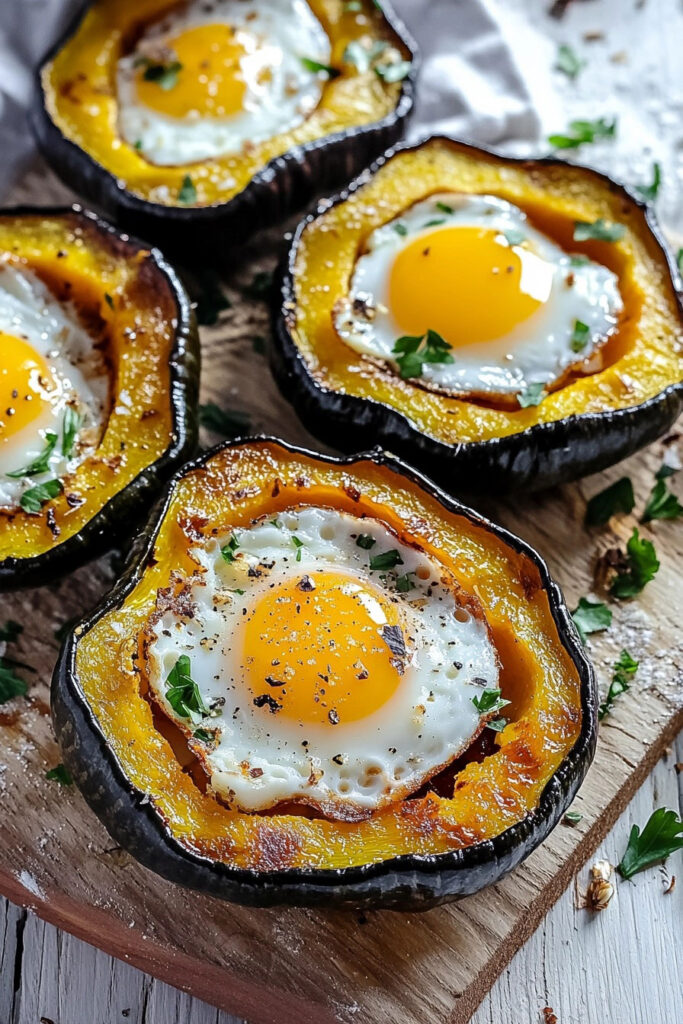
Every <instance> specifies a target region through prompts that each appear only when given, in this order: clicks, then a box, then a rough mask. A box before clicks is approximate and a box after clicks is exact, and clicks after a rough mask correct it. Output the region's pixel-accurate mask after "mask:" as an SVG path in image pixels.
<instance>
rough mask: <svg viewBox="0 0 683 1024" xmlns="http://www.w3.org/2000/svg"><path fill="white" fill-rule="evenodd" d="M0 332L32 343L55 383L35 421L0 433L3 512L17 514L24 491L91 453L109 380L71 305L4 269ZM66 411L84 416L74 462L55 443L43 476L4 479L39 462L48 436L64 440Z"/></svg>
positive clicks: (0, 269) (23, 274) (25, 275)
mask: <svg viewBox="0 0 683 1024" xmlns="http://www.w3.org/2000/svg"><path fill="white" fill-rule="evenodd" d="M0 331H3V332H4V333H5V334H9V335H13V336H14V337H18V338H22V339H23V340H25V341H27V342H29V344H30V345H31V346H32V347H33V349H34V350H35V351H36V352H37V353H38V354H39V355H41V356H43V357H44V358H45V360H46V361H47V364H48V367H49V369H50V371H51V373H52V375H53V378H54V382H55V385H54V388H52V389H51V390H49V391H46V392H44V393H43V402H42V403H41V404H42V411H41V414H40V416H38V417H37V418H36V419H35V420H33V421H32V422H31V423H29V424H27V425H26V426H25V427H24V428H23V429H21V430H19V431H16V432H15V433H12V434H10V435H9V436H5V435H4V433H3V432H2V431H0V507H3V508H15V507H17V506H18V505H19V501H20V499H21V496H22V494H23V493H24V492H25V491H27V490H28V489H29V488H31V487H34V486H36V484H39V483H43V482H45V481H46V480H50V479H55V478H56V479H61V478H63V477H64V476H65V475H66V474H68V473H72V472H73V471H74V470H75V469H76V468H77V466H78V465H80V463H81V462H83V460H84V459H85V458H87V456H88V455H89V454H90V453H91V452H92V450H93V448H94V447H95V446H96V444H97V441H98V439H99V436H100V435H101V433H102V430H103V428H104V421H105V412H106V405H107V400H108V390H109V378H108V375H107V372H106V367H105V366H104V363H103V359H102V356H101V353H100V352H99V350H98V349H96V348H95V343H94V340H93V338H92V337H91V336H90V334H89V333H88V332H87V331H86V330H85V328H84V327H83V325H82V324H81V323H80V321H79V319H78V314H77V312H76V310H75V308H74V307H73V305H72V304H70V303H62V302H59V301H58V300H57V299H56V298H55V296H54V295H53V294H52V292H51V291H50V289H49V288H48V287H47V286H46V285H45V284H44V283H43V282H42V281H41V280H40V278H39V277H38V276H37V275H36V274H34V273H33V272H32V271H30V270H28V269H27V268H25V267H18V266H13V265H10V264H8V263H2V262H0ZM1 356H2V353H0V373H1V372H2V358H1ZM67 407H71V408H73V409H74V410H75V411H76V412H77V413H78V415H79V416H80V417H81V425H80V427H79V430H78V433H77V435H76V439H75V443H74V446H73V450H72V453H71V455H70V456H69V457H68V458H66V457H64V455H63V454H62V451H61V444H60V443H59V442H58V443H57V446H56V447H55V449H54V451H53V453H52V455H51V456H50V459H49V461H48V469H47V472H45V473H41V474H37V475H32V476H23V477H20V478H12V477H8V476H7V474H8V473H14V472H16V471H18V470H20V469H23V468H24V467H27V466H29V465H30V464H31V463H32V462H33V461H34V460H35V459H36V458H38V456H39V455H41V453H42V452H43V451H44V449H45V446H46V440H47V435H48V434H49V433H54V434H56V435H57V437H58V438H60V440H61V437H62V428H63V424H64V415H65V411H66V409H67ZM7 416H8V412H7V410H0V421H1V420H3V418H5V417H7Z"/></svg>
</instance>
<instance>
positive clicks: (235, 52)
mask: <svg viewBox="0 0 683 1024" xmlns="http://www.w3.org/2000/svg"><path fill="white" fill-rule="evenodd" d="M164 47H165V49H166V50H168V52H169V54H170V56H169V57H168V58H164V60H163V61H159V63H157V62H156V61H152V60H150V61H146V60H144V61H140V64H139V66H138V70H137V73H136V74H137V94H138V99H139V100H140V102H141V103H143V104H144V105H145V106H146V107H150V108H151V109H152V110H157V111H159V113H161V114H166V115H167V116H168V117H186V116H187V115H188V114H189V113H190V112H191V111H196V112H197V113H198V114H199V115H200V116H201V117H230V116H231V115H233V114H237V113H239V112H240V111H241V110H242V108H243V105H244V95H245V92H246V83H245V80H244V77H243V74H242V63H241V62H242V58H243V57H245V56H246V50H245V47H244V45H243V44H242V43H241V42H239V41H238V40H237V38H236V36H235V33H234V29H232V28H231V27H230V25H224V24H211V25H197V26H195V27H194V28H189V29H187V30H186V31H185V32H182V33H181V34H180V35H177V36H173V37H169V38H168V39H166V40H164ZM178 65H180V66H179V67H178Z"/></svg>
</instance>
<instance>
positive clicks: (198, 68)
mask: <svg viewBox="0 0 683 1024" xmlns="http://www.w3.org/2000/svg"><path fill="white" fill-rule="evenodd" d="M271 6H272V5H271V4H270V3H269V4H260V3H252V2H251V0H241V2H239V3H237V2H233V0H212V3H211V4H207V3H205V2H202V0H188V2H187V3H186V4H180V5H179V4H178V3H177V2H176V0H139V2H137V3H134V4H130V3H121V2H119V0H96V2H92V0H91V2H90V3H86V4H85V5H84V7H83V9H82V11H81V12H80V14H79V15H78V17H77V18H76V19H75V21H74V22H73V24H72V25H71V26H70V27H69V28H68V30H67V31H66V33H65V34H64V36H63V37H62V38H61V39H60V40H59V42H58V43H57V45H56V46H55V47H54V48H53V49H52V50H51V52H50V53H49V54H48V55H47V56H46V58H45V59H44V61H43V62H42V64H41V67H40V69H39V71H38V81H37V94H36V103H35V106H34V110H33V116H32V122H33V126H34V130H35V132H36V135H37V138H38V142H39V144H40V146H41V149H42V151H43V153H44V155H45V157H46V159H47V160H48V161H49V163H50V164H51V165H52V167H53V168H54V169H55V171H56V172H57V173H58V174H59V175H60V176H61V177H62V178H63V179H64V181H66V183H67V184H68V185H69V186H70V187H71V188H74V189H76V191H77V192H79V193H80V194H81V195H83V196H85V197H87V198H88V199H90V200H92V201H93V202H94V203H97V204H98V205H99V206H100V207H101V208H102V209H103V210H104V211H105V212H106V213H108V214H109V215H110V216H111V217H112V218H114V219H115V220H116V222H117V223H118V224H120V225H121V226H123V227H125V228H128V229H129V230H131V231H134V232H135V233H136V234H139V235H141V236H142V237H144V238H149V239H151V240H153V241H155V242H158V243H159V244H162V245H163V246H164V248H165V249H171V248H173V249H174V250H175V251H180V252H186V251H187V247H188V245H189V246H192V247H195V246H196V251H195V252H194V258H195V259H203V258H205V257H207V256H208V255H209V252H211V253H212V254H214V255H216V254H222V253H225V251H226V249H228V248H229V247H230V246H231V245H235V244H240V243H241V242H243V241H244V239H245V237H246V236H248V235H249V234H251V233H252V232H254V231H255V230H257V229H259V228H261V227H264V226H268V225H270V224H272V223H274V222H275V221H277V220H280V219H282V218H283V217H285V216H286V215H287V214H289V213H290V212H291V211H293V210H295V209H298V208H301V206H303V205H304V204H305V203H306V202H308V201H310V200H311V199H312V198H313V197H314V196H315V195H316V194H320V193H321V192H324V191H326V190H331V189H334V188H338V187H340V186H341V185H342V184H344V183H346V182H347V181H349V180H350V179H351V178H352V177H353V176H354V175H355V174H357V173H358V172H359V171H360V170H361V169H362V168H363V167H365V166H367V164H368V163H369V162H370V161H371V160H373V159H374V158H375V157H377V156H378V155H379V154H380V153H381V152H382V151H383V150H385V149H386V147H387V146H389V145H392V144H393V143H395V142H396V141H397V140H398V139H399V138H400V137H401V135H402V133H403V127H404V123H405V121H406V118H407V117H408V114H409V112H410V110H411V108H412V103H413V91H414V82H415V76H416V73H417V59H418V58H417V54H416V50H415V46H414V43H413V41H412V40H411V38H410V36H409V35H408V33H407V31H406V29H405V27H404V26H403V25H402V24H401V22H400V21H399V20H398V19H397V18H396V16H395V15H394V14H393V12H392V11H391V9H390V7H389V5H381V4H379V3H375V2H374V0H361V4H360V9H359V10H358V9H356V8H357V5H354V6H353V8H351V6H350V5H348V4H346V3H344V2H343V0H309V2H307V3H306V4H305V5H302V4H300V3H297V4H296V5H294V4H292V3H291V2H290V0H277V4H275V10H274V11H271V12H269V11H268V8H269V7H271ZM287 7H292V10H291V11H288V10H287V9H286V8H287ZM280 8H282V9H280ZM304 15H305V18H304ZM297 18H299V20H300V21H302V23H301V24H298V23H297ZM231 19H232V20H231ZM250 19H252V20H250ZM264 19H265V20H264ZM302 19H303V20H302ZM304 22H305V23H304ZM250 25H251V26H252V27H251V28H250ZM259 38H261V42H259ZM263 39H265V40H266V43H267V44H268V45H267V46H262V40H263ZM268 53H273V54H276V55H280V56H281V57H282V68H283V71H282V73H280V71H279V70H278V66H277V62H275V63H274V64H273V66H272V67H271V66H270V64H269V63H268ZM321 54H323V55H324V56H323V59H317V60H313V59H312V58H314V57H316V56H317V57H318V58H320V55H321ZM264 55H265V56H264ZM262 57H263V59H261V58H262ZM243 61H246V63H244V62H243ZM259 61H260V63H259ZM207 66H208V70H207ZM249 68H251V70H249ZM319 68H320V70H318V69H319ZM252 108H253V109H252ZM250 111H251V112H250ZM268 119H269V120H268Z"/></svg>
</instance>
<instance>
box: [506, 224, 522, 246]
mask: <svg viewBox="0 0 683 1024" xmlns="http://www.w3.org/2000/svg"><path fill="white" fill-rule="evenodd" d="M503 234H504V235H505V241H506V242H507V244H508V245H509V246H513V245H521V244H522V242H523V241H524V238H525V235H524V232H523V231H520V230H519V228H506V229H505V231H503Z"/></svg>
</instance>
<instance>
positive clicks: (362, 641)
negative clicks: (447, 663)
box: [244, 572, 404, 729]
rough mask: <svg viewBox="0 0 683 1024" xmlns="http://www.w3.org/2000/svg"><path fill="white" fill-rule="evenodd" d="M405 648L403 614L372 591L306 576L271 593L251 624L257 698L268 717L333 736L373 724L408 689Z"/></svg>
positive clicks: (248, 634) (341, 579)
mask: <svg viewBox="0 0 683 1024" xmlns="http://www.w3.org/2000/svg"><path fill="white" fill-rule="evenodd" d="M386 627H393V629H390V632H389V634H387V638H385V636H384V635H383V629H386ZM397 638H398V647H397V646H396V643H397ZM388 640H390V641H391V643H392V646H393V647H394V651H392V649H391V647H390V646H389V643H388ZM403 642H404V641H403V633H402V631H401V630H400V627H399V626H398V612H397V609H396V606H395V605H394V604H392V602H391V601H387V598H386V596H385V595H384V594H383V593H382V592H381V591H380V590H379V589H378V588H376V587H375V586H374V585H373V584H372V583H369V582H366V581H364V580H359V579H358V578H356V577H351V576H345V575H343V574H341V573H334V572H316V573H314V574H312V575H311V576H310V577H309V576H304V575H303V574H302V576H299V577H295V578H293V579H291V580H287V581H285V582H282V583H279V584H277V585H276V586H274V587H273V588H272V589H269V590H268V591H267V592H266V593H265V594H264V595H263V596H262V597H261V599H260V600H259V601H258V603H257V604H256V606H255V608H254V609H253V611H251V613H250V614H249V617H248V619H247V621H246V623H245V633H244V652H245V657H244V667H245V676H246V684H247V686H248V688H249V691H250V698H251V700H252V701H253V703H254V704H255V705H256V707H259V708H261V709H262V711H263V713H264V714H268V713H269V712H272V713H273V714H275V713H277V714H279V715H286V716H287V718H291V719H294V720H296V721H298V722H301V723H303V724H307V725H311V724H315V725H322V726H326V727H328V728H330V729H332V728H335V727H336V726H338V725H340V724H346V723H348V722H355V721H358V720H359V719H362V718H367V716H368V715H371V714H372V713H373V712H374V711H376V710H377V709H378V708H380V707H381V706H382V705H383V704H385V703H386V701H387V700H389V698H390V697H391V696H392V694H393V693H394V692H395V690H396V689H397V687H398V685H399V683H400V681H401V674H402V672H403V659H402V657H400V656H398V655H397V654H396V650H399V653H400V646H401V644H402V643H403Z"/></svg>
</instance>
